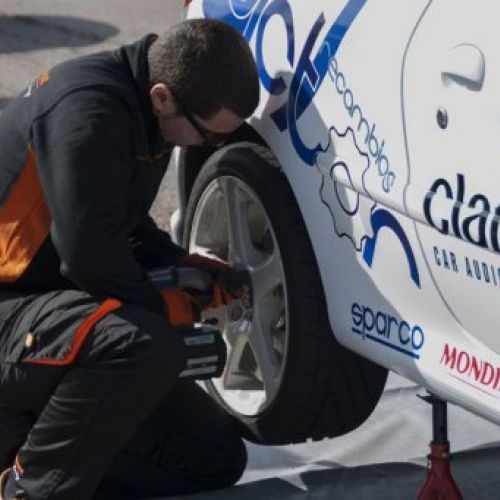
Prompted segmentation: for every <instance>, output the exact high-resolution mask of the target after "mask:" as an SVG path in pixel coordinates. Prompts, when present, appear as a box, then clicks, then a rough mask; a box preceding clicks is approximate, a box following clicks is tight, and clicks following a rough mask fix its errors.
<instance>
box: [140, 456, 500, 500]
mask: <svg viewBox="0 0 500 500" xmlns="http://www.w3.org/2000/svg"><path fill="white" fill-rule="evenodd" d="M317 465H320V466H324V467H325V469H323V470H316V471H308V472H304V473H302V474H298V475H293V476H287V477H283V478H273V479H264V480H262V481H255V482H252V483H246V484H242V485H240V486H236V487H234V488H229V489H225V490H217V491H213V492H207V493H200V494H197V495H187V496H183V497H169V498H170V499H171V500H172V499H174V498H175V499H177V498H182V500H216V499H217V500H255V499H256V498H265V499H266V500H305V499H308V500H310V499H315V500H331V499H332V498H342V499H346V500H351V499H355V500H382V499H383V500H406V499H415V498H416V497H417V494H418V492H419V491H420V489H421V488H422V486H423V484H424V482H425V478H426V472H425V469H424V467H420V466H418V465H414V464H408V463H384V464H373V465H367V466H362V467H350V468H346V467H340V468H339V467H335V464H331V463H319V464H317ZM332 466H333V467H332ZM327 467H330V468H327ZM452 470H453V474H454V477H455V479H456V482H457V484H458V486H459V488H460V490H461V492H462V494H463V496H464V498H466V499H469V498H470V499H474V500H492V499H498V498H500V493H499V492H500V475H499V474H498V471H499V470H500V447H493V448H487V449H481V450H471V451H466V452H461V453H457V454H455V456H454V459H453V462H452ZM148 500H149V499H148ZM151 500H152V499H151Z"/></svg>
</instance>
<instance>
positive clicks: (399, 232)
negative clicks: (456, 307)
mask: <svg viewBox="0 0 500 500" xmlns="http://www.w3.org/2000/svg"><path fill="white" fill-rule="evenodd" d="M371 224H372V228H373V238H368V239H367V240H366V242H365V246H364V249H363V259H364V260H365V262H366V263H367V264H368V267H372V264H373V257H374V254H375V247H376V244H377V238H378V234H379V232H380V230H381V229H382V228H384V227H388V228H389V229H391V230H392V231H393V232H394V234H395V235H396V236H397V237H398V239H399V241H400V242H401V245H402V246H403V249H404V251H405V254H406V258H407V259H408V265H409V267H410V275H411V279H412V280H413V281H414V282H415V284H416V285H417V286H418V287H419V288H420V276H419V273H418V267H417V262H416V260H415V255H414V254H413V250H412V248H411V245H410V242H409V241H408V237H407V236H406V234H405V232H404V231H403V228H402V227H401V224H400V223H399V222H398V220H397V219H396V218H395V217H394V215H392V214H391V213H390V212H388V211H387V210H384V209H379V210H375V211H374V212H373V213H372V218H371Z"/></svg>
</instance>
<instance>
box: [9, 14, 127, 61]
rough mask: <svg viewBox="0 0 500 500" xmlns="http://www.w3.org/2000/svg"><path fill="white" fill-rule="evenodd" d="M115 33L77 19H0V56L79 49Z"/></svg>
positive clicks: (17, 17) (14, 17)
mask: <svg viewBox="0 0 500 500" xmlns="http://www.w3.org/2000/svg"><path fill="white" fill-rule="evenodd" d="M117 33H119V30H118V28H116V27H115V26H112V25H111V24H107V23H102V22H98V21H93V20H87V19H80V18H76V17H66V16H40V15H33V16H6V15H0V54H6V53H15V52H27V51H32V50H37V49H53V48H56V47H82V46H85V45H92V44H96V43H99V42H102V41H104V40H106V39H107V38H110V37H112V36H114V35H116V34H117Z"/></svg>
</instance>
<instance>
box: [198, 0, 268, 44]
mask: <svg viewBox="0 0 500 500" xmlns="http://www.w3.org/2000/svg"><path fill="white" fill-rule="evenodd" d="M267 1H268V0H226V1H213V0H209V1H207V0H204V1H203V14H204V15H205V17H209V18H212V19H220V20H221V21H225V22H226V23H228V24H230V25H231V26H233V28H235V29H236V30H237V31H239V32H240V33H241V34H242V35H243V36H244V37H245V38H246V39H247V41H250V39H251V38H252V35H253V32H254V30H255V27H256V26H257V23H258V22H259V19H260V15H261V13H262V8H263V7H264V6H265V5H266V3H267Z"/></svg>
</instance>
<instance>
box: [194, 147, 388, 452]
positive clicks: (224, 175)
mask: <svg viewBox="0 0 500 500" xmlns="http://www.w3.org/2000/svg"><path fill="white" fill-rule="evenodd" d="M184 243H185V245H186V246H187V247H188V248H189V251H190V252H198V253H201V254H204V255H208V256H212V257H216V258H219V259H222V260H226V261H229V262H230V263H231V264H232V265H235V266H240V267H245V268H246V269H248V271H249V272H250V275H251V278H252V293H253V301H252V303H251V304H250V303H245V304H244V303H242V301H236V302H234V303H233V304H231V305H230V306H229V307H227V308H225V309H222V310H219V311H210V312H209V316H210V319H211V320H212V323H214V322H217V324H218V325H219V326H218V327H219V328H220V329H221V331H222V332H223V334H224V339H225V341H226V344H227V347H228V362H227V365H226V368H225V371H224V373H223V375H222V377H220V378H219V379H212V381H210V382H209V383H208V384H207V387H208V390H209V392H210V393H211V395H212V396H213V397H214V398H215V399H216V400H217V401H218V402H219V403H220V404H221V405H222V406H223V407H224V408H225V409H226V410H227V411H228V412H229V413H230V414H231V415H232V416H234V417H235V419H236V420H237V422H238V425H240V427H241V430H242V433H243V435H244V436H245V437H246V438H247V439H249V440H251V441H254V442H257V443H262V444H286V443H292V442H302V441H305V440H306V439H307V438H313V439H322V438H324V437H327V436H328V437H335V436H339V435H341V434H344V433H346V432H348V431H351V430H353V429H355V428H356V427H358V426H359V425H361V423H363V422H364V421H365V419H366V418H367V417H368V416H369V415H370V413H371V412H372V411H373V409H374V407H375V406H376V404H377V402H378V400H379V398H380V395H381V392H382V390H383V388H384V385H385V380H386V377H387V371H386V370H385V369H384V368H382V367H380V366H378V365H375V364H373V363H371V362H370V361H367V360H365V359H363V358H361V357H359V356H358V355H356V354H354V353H353V352H351V351H348V350H347V349H345V348H343V347H342V346H340V345H339V344H338V343H337V341H336V340H335V336H334V335H333V333H332V331H331V328H330V323H329V320H328V317H327V309H326V304H325V299H324V294H323V287H322V283H321V279H320V276H319V272H318V268H317V264H316V260H315V257H314V253H313V250H312V247H311V243H310V240H309V237H308V233H307V231H306V228H305V225H304V222H303V219H302V216H301V213H300V210H299V209H298V206H297V204H296V201H295V198H294V195H293V193H292V191H291V189H290V186H289V184H288V182H287V180H286V177H285V176H284V174H283V172H282V171H281V170H280V168H279V165H277V161H276V159H275V158H274V157H273V156H272V154H271V153H270V151H269V150H268V149H267V148H265V147H262V146H258V145H251V144H240V145H231V146H229V147H228V148H225V149H223V150H221V151H218V152H217V153H215V154H214V155H213V156H212V157H210V158H209V159H208V160H207V161H206V163H205V164H204V166H203V167H202V169H201V171H200V173H199V175H198V177H197V179H196V181H195V183H194V185H193V188H192V191H191V193H190V196H189V201H188V205H187V210H186V218H185V230H184ZM210 313H211V314H210Z"/></svg>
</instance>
